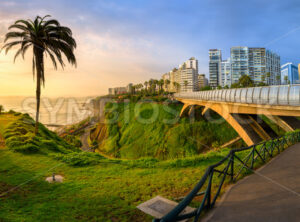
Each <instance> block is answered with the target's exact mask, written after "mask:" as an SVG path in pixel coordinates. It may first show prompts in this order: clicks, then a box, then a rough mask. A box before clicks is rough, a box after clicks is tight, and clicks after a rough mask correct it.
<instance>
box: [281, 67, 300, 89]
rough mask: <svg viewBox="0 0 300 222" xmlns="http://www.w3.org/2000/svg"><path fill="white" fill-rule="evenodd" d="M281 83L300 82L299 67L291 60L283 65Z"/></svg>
mask: <svg viewBox="0 0 300 222" xmlns="http://www.w3.org/2000/svg"><path fill="white" fill-rule="evenodd" d="M281 83H282V84H295V83H299V72H298V67H297V66H295V65H294V64H293V63H291V62H289V63H286V64H284V65H282V66H281Z"/></svg>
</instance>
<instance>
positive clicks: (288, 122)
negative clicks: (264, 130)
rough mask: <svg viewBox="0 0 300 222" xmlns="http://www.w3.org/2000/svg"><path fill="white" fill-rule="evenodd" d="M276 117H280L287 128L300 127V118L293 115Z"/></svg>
mask: <svg viewBox="0 0 300 222" xmlns="http://www.w3.org/2000/svg"><path fill="white" fill-rule="evenodd" d="M275 118H277V119H279V120H280V122H282V123H283V124H284V125H285V126H286V127H287V128H289V129H291V131H294V130H296V129H300V120H299V119H297V118H296V117H293V116H276V117H275Z"/></svg>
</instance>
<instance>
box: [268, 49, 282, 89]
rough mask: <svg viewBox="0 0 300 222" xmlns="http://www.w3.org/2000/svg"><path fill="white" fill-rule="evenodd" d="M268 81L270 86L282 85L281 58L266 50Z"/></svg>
mask: <svg viewBox="0 0 300 222" xmlns="http://www.w3.org/2000/svg"><path fill="white" fill-rule="evenodd" d="M266 75H267V76H266V80H267V83H268V84H269V85H280V76H281V68H280V56H279V55H277V54H276V53H274V52H272V51H271V50H267V49H266ZM268 75H269V76H268Z"/></svg>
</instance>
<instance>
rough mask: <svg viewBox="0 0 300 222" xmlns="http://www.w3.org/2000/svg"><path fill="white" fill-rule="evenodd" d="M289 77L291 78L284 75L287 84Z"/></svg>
mask: <svg viewBox="0 0 300 222" xmlns="http://www.w3.org/2000/svg"><path fill="white" fill-rule="evenodd" d="M288 79H289V77H288V76H284V81H285V84H287V83H288Z"/></svg>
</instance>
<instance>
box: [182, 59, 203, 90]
mask: <svg viewBox="0 0 300 222" xmlns="http://www.w3.org/2000/svg"><path fill="white" fill-rule="evenodd" d="M179 70H180V71H181V78H180V91H182V92H194V91H198V60H196V59H195V58H194V57H192V58H190V59H189V60H187V61H186V62H184V63H183V64H182V65H180V66H179Z"/></svg>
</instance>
